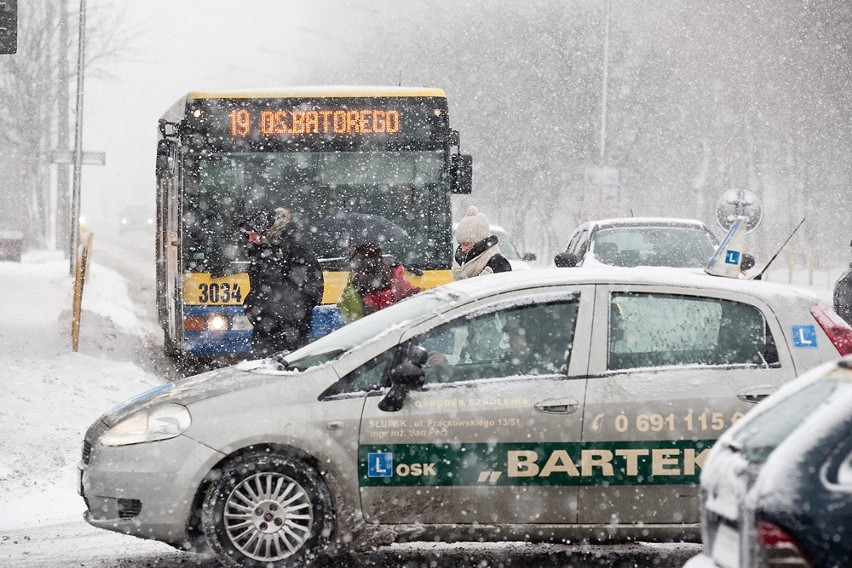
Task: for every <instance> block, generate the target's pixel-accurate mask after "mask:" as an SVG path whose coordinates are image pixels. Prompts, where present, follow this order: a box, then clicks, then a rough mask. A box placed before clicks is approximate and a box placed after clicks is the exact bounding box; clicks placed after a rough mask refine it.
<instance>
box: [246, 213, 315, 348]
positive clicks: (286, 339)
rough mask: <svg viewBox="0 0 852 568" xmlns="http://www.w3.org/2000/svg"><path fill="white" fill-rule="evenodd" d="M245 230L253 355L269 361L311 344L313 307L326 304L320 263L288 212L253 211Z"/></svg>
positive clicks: (247, 305) (248, 314)
mask: <svg viewBox="0 0 852 568" xmlns="http://www.w3.org/2000/svg"><path fill="white" fill-rule="evenodd" d="M242 228H243V231H244V233H245V235H246V237H247V239H248V245H247V247H248V257H249V265H248V274H249V283H250V286H251V290H250V291H249V293H248V295H247V296H246V299H245V303H244V305H243V307H244V310H245V314H246V316H247V317H248V319H249V321H250V322H251V324H252V327H253V328H254V337H253V339H252V352H253V353H254V354H255V355H256V356H258V357H268V356H270V355H272V354H273V353H276V352H278V351H284V350H290V351H292V350H294V349H298V348H299V347H301V346H302V345H304V344H305V343H307V341H308V336H309V334H310V332H311V326H312V324H313V309H314V307H315V306H317V305H319V304H320V303H321V302H322V294H323V284H324V283H323V275H322V268H321V267H320V263H319V261H318V260H317V257H316V255H315V254H314V253H313V252H312V251H311V250H310V249H308V248H307V247H306V246H305V245H304V244H302V243H301V242H300V240H299V231H298V226H297V225H296V223H294V221H293V218H292V214H291V213H290V211H289V210H288V209H285V208H283V207H279V208H276V209H274V210H272V211H270V210H269V209H255V210H251V211H249V212H248V213H247V215H246V216H245V219H244V221H243V224H242Z"/></svg>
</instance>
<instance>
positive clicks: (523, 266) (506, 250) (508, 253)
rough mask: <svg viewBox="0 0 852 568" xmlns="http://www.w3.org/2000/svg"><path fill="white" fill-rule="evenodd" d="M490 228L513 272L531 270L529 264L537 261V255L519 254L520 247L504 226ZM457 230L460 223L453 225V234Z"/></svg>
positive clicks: (490, 226)
mask: <svg viewBox="0 0 852 568" xmlns="http://www.w3.org/2000/svg"><path fill="white" fill-rule="evenodd" d="M488 228H489V229H490V230H491V234H492V235H495V236H496V237H497V244H498V245H499V246H500V252H501V253H502V254H503V257H505V259H506V260H508V261H509V264H510V265H511V266H512V270H513V271H515V270H529V269H531V268H532V266H530V264H529V263H530V262H534V261H535V260H536V255H535V254H534V253H531V252H524V253H521V252H519V251H518V247H516V246H515V242H514V240H513V239H512V236H511V235H510V234H509V233H508V232H507V231H506V229H504V228H503V227H502V226H500V225H493V224H492V225H488ZM456 229H458V223H453V234H455V232H456ZM453 250H455V249H453Z"/></svg>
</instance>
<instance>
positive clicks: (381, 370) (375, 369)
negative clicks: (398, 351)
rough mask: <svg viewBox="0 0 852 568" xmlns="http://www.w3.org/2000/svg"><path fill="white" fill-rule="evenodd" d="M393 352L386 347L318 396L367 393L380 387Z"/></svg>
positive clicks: (322, 397) (383, 382)
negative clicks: (379, 353)
mask: <svg viewBox="0 0 852 568" xmlns="http://www.w3.org/2000/svg"><path fill="white" fill-rule="evenodd" d="M394 352H395V350H394V349H388V350H387V351H385V352H384V353H382V354H381V355H378V356H377V357H374V358H373V359H371V360H369V361H367V362H366V363H364V364H363V365H361V366H360V367H358V368H357V369H355V370H354V371H352V372H351V373H349V374H347V375H346V376H345V377H343V378H342V379H340V380H339V381H337V382H336V383H335V384H334V385H332V386H331V387H330V388H329V389H328V390H326V391H325V392H324V393H323V394H322V395H320V398H321V399H324V398H328V397H330V396H336V395H340V394H350V393H368V392H373V391H377V390H379V389H381V388H382V387H383V386H384V384H385V377H386V376H387V372H388V370H389V368H390V364H391V362H392V361H393V357H394Z"/></svg>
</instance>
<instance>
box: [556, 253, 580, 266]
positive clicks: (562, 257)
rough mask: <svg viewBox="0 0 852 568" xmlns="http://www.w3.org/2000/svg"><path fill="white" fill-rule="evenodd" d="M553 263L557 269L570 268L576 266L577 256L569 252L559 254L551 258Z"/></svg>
mask: <svg viewBox="0 0 852 568" xmlns="http://www.w3.org/2000/svg"><path fill="white" fill-rule="evenodd" d="M553 262H555V263H556V266H558V267H559V268H572V267H574V266H577V256H576V255H574V254H573V253H570V252H560V253H559V254H557V255H556V256H555V257H553Z"/></svg>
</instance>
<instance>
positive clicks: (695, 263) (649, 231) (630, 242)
mask: <svg viewBox="0 0 852 568" xmlns="http://www.w3.org/2000/svg"><path fill="white" fill-rule="evenodd" d="M594 241H595V244H594V249H593V250H594V254H595V258H596V259H597V260H598V261H599V262H602V263H604V264H608V265H610V266H626V267H630V266H674V267H678V268H685V267H693V268H700V267H703V266H705V265H706V264H707V261H709V260H710V257H711V256H713V253H714V252H715V250H716V246H715V243H714V242H713V237H712V236H711V235H710V233H708V232H707V231H705V230H703V229H700V228H694V229H692V228H687V227H619V228H612V229H600V230H598V231H597V232H596V233H595V238H594Z"/></svg>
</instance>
